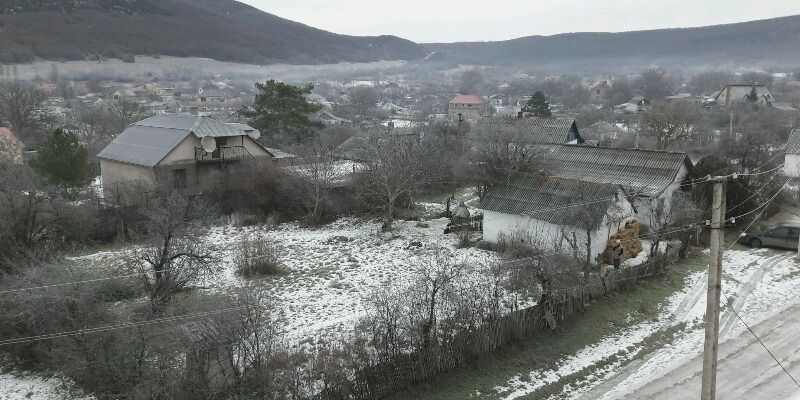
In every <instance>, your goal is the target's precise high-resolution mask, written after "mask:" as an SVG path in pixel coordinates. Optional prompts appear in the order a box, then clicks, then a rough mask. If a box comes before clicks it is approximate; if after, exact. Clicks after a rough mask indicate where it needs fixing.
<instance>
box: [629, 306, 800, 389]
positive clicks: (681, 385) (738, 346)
mask: <svg viewBox="0 0 800 400" xmlns="http://www.w3.org/2000/svg"><path fill="white" fill-rule="evenodd" d="M798 316H800V306H798V305H795V306H792V307H790V308H788V309H785V310H783V311H781V312H780V313H778V314H776V315H775V316H773V317H771V318H769V319H767V320H766V321H764V322H762V323H761V324H759V325H757V326H755V327H753V330H754V331H755V332H756V334H757V335H758V336H759V337H760V338H761V339H762V340H763V341H764V343H765V344H766V345H767V347H769V349H770V350H772V353H773V354H774V355H775V356H776V357H777V358H778V359H779V360H780V361H781V362H782V363H783V364H784V366H785V367H786V368H787V369H788V370H789V372H790V373H791V374H792V375H793V376H795V377H800V362H798V361H800V335H798V332H800V318H798ZM702 366H703V361H702V357H701V354H697V355H696V356H695V357H693V358H691V359H689V360H687V361H686V362H684V363H682V364H681V365H679V366H677V367H675V368H673V369H672V370H670V371H664V374H663V375H662V376H660V377H658V378H657V379H654V380H651V381H650V382H646V383H644V384H643V385H641V386H640V387H639V388H638V389H636V390H634V391H633V392H632V393H628V394H627V395H626V396H624V397H623V398H624V399H690V398H699V395H700V381H701V370H702ZM717 398H718V399H748V400H749V399H792V398H800V388H799V387H798V386H796V385H795V384H794V382H792V380H791V379H790V378H789V377H788V376H787V375H786V374H785V373H784V372H783V370H781V368H780V367H778V366H777V364H776V363H775V361H774V360H773V359H772V358H771V357H770V356H769V354H767V352H766V350H764V348H763V347H761V345H760V344H759V343H758V342H757V341H756V340H755V338H754V337H753V335H751V334H750V332H748V331H744V332H742V333H740V334H739V335H738V336H736V337H733V338H731V339H728V340H726V341H724V342H723V343H721V344H720V352H719V372H718V375H717Z"/></svg>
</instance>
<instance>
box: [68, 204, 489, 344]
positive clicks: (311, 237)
mask: <svg viewBox="0 0 800 400" xmlns="http://www.w3.org/2000/svg"><path fill="white" fill-rule="evenodd" d="M447 223H448V220H447V219H445V218H440V219H433V220H428V221H424V222H416V221H395V224H394V229H393V231H392V232H389V233H379V232H380V228H381V221H379V220H368V219H361V218H342V219H340V220H338V221H336V222H333V223H331V224H328V225H325V226H323V227H320V228H316V229H312V228H305V227H301V226H299V225H298V224H294V223H288V224H281V225H279V226H277V227H275V228H274V229H267V228H264V227H241V228H240V227H235V226H234V225H232V224H226V225H222V226H215V227H212V228H210V230H209V232H208V235H207V237H206V240H207V242H208V243H209V245H212V246H215V247H216V248H220V249H222V251H221V253H220V254H221V262H220V263H219V264H218V268H217V269H216V270H215V271H214V272H213V273H212V275H211V276H209V277H207V278H206V280H205V282H201V286H205V287H208V290H211V291H230V290H231V289H236V288H243V287H248V288H259V289H261V290H263V291H264V292H265V293H266V294H267V295H268V296H269V297H271V298H273V299H275V301H276V302H277V304H278V305H279V306H280V307H281V309H282V311H283V319H284V320H285V324H284V326H285V329H286V332H285V333H286V334H287V336H288V338H289V339H291V340H296V341H303V340H305V339H307V338H309V337H319V336H321V335H322V334H324V333H330V332H334V331H348V330H350V329H352V327H353V325H354V323H355V322H356V320H357V319H358V317H359V316H361V315H362V314H363V312H364V307H363V304H364V301H365V299H367V298H368V297H369V296H370V295H371V294H372V293H374V292H375V290H377V289H379V288H384V287H397V286H401V285H403V284H405V283H407V282H408V281H409V279H411V278H412V277H413V275H414V267H415V266H416V265H417V264H418V263H419V262H421V261H423V260H424V259H425V257H429V256H430V253H431V252H435V251H438V250H437V249H445V250H446V251H449V252H450V253H451V254H452V259H453V261H454V262H467V261H469V262H474V263H481V262H490V261H492V260H496V259H497V255H496V253H492V252H488V251H484V250H479V249H476V248H464V249H458V248H456V247H457V246H456V245H457V242H458V238H457V237H456V235H452V234H451V235H444V234H443V232H444V229H445V227H446V226H447ZM247 238H267V239H270V240H271V241H273V242H274V243H275V244H276V245H277V246H278V247H279V248H280V250H279V259H280V263H281V265H282V266H283V268H284V269H285V270H286V274H283V275H277V276H273V277H266V278H256V279H246V278H243V277H240V276H238V275H237V274H236V272H235V269H234V265H233V263H232V256H233V252H232V250H233V248H234V247H235V245H236V243H238V242H240V241H242V240H245V239H247ZM121 252H122V250H112V251H103V252H98V253H93V254H88V255H84V256H80V257H76V258H74V259H73V260H74V261H76V262H77V263H82V264H83V265H87V266H88V267H92V266H94V267H101V268H109V267H111V268H113V266H115V265H116V266H118V265H120V259H121Z"/></svg>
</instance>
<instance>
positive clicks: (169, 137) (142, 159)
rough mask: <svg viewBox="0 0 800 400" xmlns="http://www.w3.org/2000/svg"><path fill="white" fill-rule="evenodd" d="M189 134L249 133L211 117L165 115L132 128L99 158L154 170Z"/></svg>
mask: <svg viewBox="0 0 800 400" xmlns="http://www.w3.org/2000/svg"><path fill="white" fill-rule="evenodd" d="M241 125H244V124H241ZM245 126H246V125H245ZM251 129H252V128H251ZM189 134H194V135H195V136H196V137H198V138H202V137H204V136H212V137H231V136H242V135H246V134H247V133H246V132H245V131H244V129H243V128H242V127H240V126H231V125H228V124H224V123H222V122H219V121H215V120H213V119H211V118H208V117H201V116H197V115H190V114H161V115H156V116H154V117H150V118H147V119H145V120H142V121H139V122H136V123H134V124H132V125H131V126H129V127H128V129H125V131H124V132H122V133H121V134H120V135H119V136H117V137H116V139H114V140H113V141H112V142H111V143H110V144H109V145H108V146H106V148H105V149H103V150H102V151H101V152H100V153H99V154H98V155H97V157H99V158H103V159H106V160H113V161H119V162H124V163H128V164H135V165H142V166H145V167H153V166H155V165H157V164H158V163H159V162H160V161H161V160H162V159H163V158H164V157H165V156H166V155H167V154H169V152H170V151H172V149H174V148H175V146H177V145H178V144H179V143H180V142H181V141H182V140H183V139H185V138H186V136H188V135H189Z"/></svg>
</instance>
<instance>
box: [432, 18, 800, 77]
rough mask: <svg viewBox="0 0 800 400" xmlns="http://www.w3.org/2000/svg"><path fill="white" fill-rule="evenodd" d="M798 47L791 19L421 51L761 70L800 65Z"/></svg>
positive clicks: (493, 59) (488, 61) (548, 61)
mask: <svg viewBox="0 0 800 400" xmlns="http://www.w3.org/2000/svg"><path fill="white" fill-rule="evenodd" d="M798 41H800V15H793V16H787V17H779V18H771V19H763V20H756V21H748V22H738V23H731V24H722V25H709V26H703V27H691V28H665V29H655V30H641V31H628V32H574V33H561V34H557V35H551V36H540V35H536V36H526V37H521V38H516V39H509V40H502V41H491V42H457V43H426V44H425V47H426V48H427V49H429V50H434V51H437V52H441V53H442V54H443V55H444V56H446V57H448V58H450V59H452V60H453V61H456V62H460V63H465V64H479V65H496V64H498V61H499V63H502V64H514V63H527V62H535V63H536V64H537V65H539V66H572V67H577V66H580V64H581V63H587V62H595V63H597V64H600V65H614V64H619V63H620V62H622V63H632V64H664V65H688V64H698V63H714V62H718V63H719V65H720V66H723V65H726V66H731V65H735V64H749V65H750V66H759V65H763V64H769V63H770V62H771V63H773V64H780V65H791V64H795V63H800V56H799V55H798V54H797V51H796V48H797V45H796V43H798ZM543 58H544V60H543ZM764 59H767V60H764ZM760 60H764V61H766V62H760Z"/></svg>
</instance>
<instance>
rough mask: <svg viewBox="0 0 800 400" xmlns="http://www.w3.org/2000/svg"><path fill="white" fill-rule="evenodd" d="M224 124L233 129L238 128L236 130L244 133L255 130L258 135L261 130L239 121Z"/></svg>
mask: <svg viewBox="0 0 800 400" xmlns="http://www.w3.org/2000/svg"><path fill="white" fill-rule="evenodd" d="M225 125H228V126H230V127H232V128H234V129H236V130H238V131H241V132H244V133H245V134H247V133H249V132H256V133H258V134H259V135H261V131H259V130H258V129H256V128H253V127H252V126H250V125H247V124H243V123H241V122H226V123H225Z"/></svg>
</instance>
